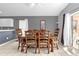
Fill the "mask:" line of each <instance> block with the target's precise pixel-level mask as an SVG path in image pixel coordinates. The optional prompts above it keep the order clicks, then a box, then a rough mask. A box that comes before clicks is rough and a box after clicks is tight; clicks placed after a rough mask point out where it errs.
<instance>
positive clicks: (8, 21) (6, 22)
mask: <svg viewBox="0 0 79 59" xmlns="http://www.w3.org/2000/svg"><path fill="white" fill-rule="evenodd" d="M0 27H14V20H13V19H12V18H0Z"/></svg>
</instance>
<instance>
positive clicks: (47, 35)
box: [39, 30, 50, 39]
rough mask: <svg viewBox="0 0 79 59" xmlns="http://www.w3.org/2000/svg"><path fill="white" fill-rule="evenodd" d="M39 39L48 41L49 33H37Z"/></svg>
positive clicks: (44, 31) (45, 31)
mask: <svg viewBox="0 0 79 59" xmlns="http://www.w3.org/2000/svg"><path fill="white" fill-rule="evenodd" d="M39 38H40V39H49V38H50V32H49V31H47V30H43V31H41V30H40V31H39Z"/></svg>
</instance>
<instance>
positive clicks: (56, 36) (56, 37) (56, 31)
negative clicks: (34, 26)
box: [53, 29, 59, 49]
mask: <svg viewBox="0 0 79 59" xmlns="http://www.w3.org/2000/svg"><path fill="white" fill-rule="evenodd" d="M58 33H59V29H56V30H55V32H54V36H53V46H54V47H56V48H57V49H58V42H59V41H58Z"/></svg>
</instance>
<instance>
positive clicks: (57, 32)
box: [54, 28, 59, 36]
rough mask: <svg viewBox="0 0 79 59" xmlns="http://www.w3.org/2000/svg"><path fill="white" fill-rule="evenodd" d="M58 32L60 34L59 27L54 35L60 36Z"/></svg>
mask: <svg viewBox="0 0 79 59" xmlns="http://www.w3.org/2000/svg"><path fill="white" fill-rule="evenodd" d="M58 34H59V29H58V28H57V29H56V30H55V32H54V36H58Z"/></svg>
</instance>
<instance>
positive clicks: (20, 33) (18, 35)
mask: <svg viewBox="0 0 79 59" xmlns="http://www.w3.org/2000/svg"><path fill="white" fill-rule="evenodd" d="M16 34H17V37H20V36H22V30H21V29H16Z"/></svg>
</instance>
